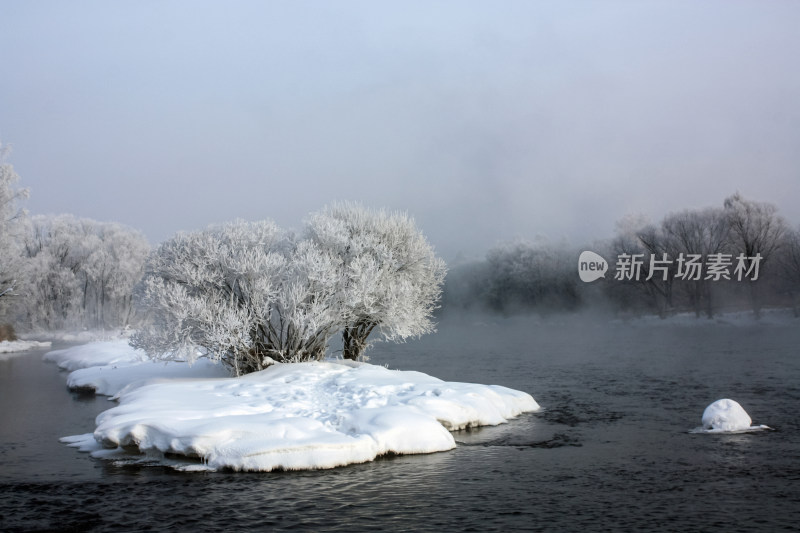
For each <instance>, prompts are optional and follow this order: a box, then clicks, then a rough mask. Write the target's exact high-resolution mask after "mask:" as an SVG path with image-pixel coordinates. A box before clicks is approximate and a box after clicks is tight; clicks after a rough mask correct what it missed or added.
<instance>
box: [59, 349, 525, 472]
mask: <svg viewBox="0 0 800 533" xmlns="http://www.w3.org/2000/svg"><path fill="white" fill-rule="evenodd" d="M118 399H119V405H118V406H117V407H114V408H112V409H109V410H108V411H105V412H103V413H101V414H100V415H99V416H98V417H97V420H96V422H97V429H96V430H95V431H94V433H93V434H91V435H90V434H86V435H77V436H73V437H65V438H64V439H62V441H63V442H65V443H67V444H68V445H70V446H74V447H77V448H79V449H80V450H82V451H86V452H90V453H91V454H92V456H94V457H98V458H105V459H120V458H123V457H125V456H127V457H128V459H129V460H130V459H131V458H132V459H133V461H136V462H141V460H142V455H141V454H146V457H147V459H146V460H148V461H149V460H152V457H154V456H159V457H163V455H164V454H174V455H178V456H183V457H186V458H194V459H195V461H194V462H193V463H190V462H187V461H183V462H181V461H174V460H172V459H170V460H167V461H162V462H161V464H167V465H168V466H172V467H174V468H176V469H179V470H198V469H199V470H217V469H233V470H251V471H271V470H302V469H321V468H334V467H337V466H343V465H347V464H352V463H363V462H367V461H371V460H373V459H375V458H376V457H378V456H381V455H386V454H414V453H432V452H438V451H445V450H450V449H452V448H455V446H456V443H455V439H454V438H453V435H452V434H451V433H450V431H448V430H457V429H462V428H466V427H472V426H482V425H497V424H502V423H505V422H507V421H508V420H509V419H511V418H514V417H516V416H518V415H520V414H522V413H525V412H534V411H538V410H539V409H540V407H539V405H538V404H537V403H536V401H535V400H534V399H533V398H532V397H531V396H530V395H529V394H527V393H524V392H520V391H515V390H512V389H508V388H506V387H502V386H498V385H478V384H471V383H452V382H444V381H442V380H439V379H437V378H434V377H431V376H428V375H426V374H423V373H420V372H411V371H399V370H388V369H386V368H384V367H381V366H375V365H370V364H366V363H354V362H349V361H336V362H311V363H294V364H277V365H274V366H272V367H270V368H269V369H267V370H264V371H261V372H256V373H253V374H249V375H247V376H243V377H239V378H217V379H190V380H172V381H162V382H157V383H144V384H140V385H137V386H136V387H135V388H128V389H124V390H122V391H121V392H120V393H119V395H118ZM130 451H134V452H137V453H138V454H139V455H138V458H139V459H136V456H132V455H131V454H130ZM198 460H199V463H198Z"/></svg>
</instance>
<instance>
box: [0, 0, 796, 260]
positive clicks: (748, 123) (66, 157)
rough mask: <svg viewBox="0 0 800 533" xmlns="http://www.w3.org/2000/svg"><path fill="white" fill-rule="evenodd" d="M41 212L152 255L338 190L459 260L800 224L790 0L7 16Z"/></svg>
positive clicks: (301, 211)
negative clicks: (738, 213)
mask: <svg viewBox="0 0 800 533" xmlns="http://www.w3.org/2000/svg"><path fill="white" fill-rule="evenodd" d="M2 11H3V15H2V17H0V47H1V48H2V50H4V54H3V55H4V59H3V83H1V84H0V139H2V141H3V142H4V143H10V144H12V145H13V147H14V153H13V154H12V157H11V162H12V163H13V164H14V165H15V168H16V170H17V172H18V173H19V174H20V176H21V177H22V185H24V186H29V187H30V188H31V192H32V194H31V199H30V201H29V202H28V204H27V206H28V208H29V209H30V211H32V212H34V213H61V212H70V213H74V214H76V215H78V216H84V217H90V218H94V219H98V220H116V221H119V222H122V223H125V224H128V225H130V226H133V227H135V228H139V229H141V230H143V231H144V232H145V234H146V235H147V236H148V238H149V239H150V241H151V242H152V243H157V242H160V241H162V240H163V239H165V238H167V237H169V236H170V235H172V234H173V233H174V232H175V231H177V230H181V229H185V230H191V229H197V228H202V227H205V226H206V225H208V224H209V223H214V222H221V221H225V220H230V219H233V218H237V217H242V218H245V219H261V218H265V217H269V218H273V219H275V220H276V221H277V222H278V223H279V224H281V225H283V226H288V227H298V226H299V225H300V223H301V221H302V219H303V217H304V216H305V215H306V214H307V213H309V212H310V211H313V210H316V209H319V208H320V207H321V206H323V205H324V204H326V203H329V202H330V201H332V200H334V199H343V200H344V199H348V200H358V201H362V202H363V203H365V204H367V205H369V206H375V207H380V206H387V207H391V208H398V209H406V210H408V211H410V212H411V213H412V214H413V215H414V216H415V217H416V218H417V221H418V223H419V225H420V226H421V227H422V228H423V229H424V230H425V232H426V234H427V235H429V237H430V240H431V241H432V242H433V244H434V245H435V246H436V247H437V249H438V250H439V251H440V253H441V254H442V255H443V257H444V258H445V259H448V260H450V259H452V258H454V257H456V256H457V254H458V253H459V252H463V253H465V254H467V255H468V256H469V255H473V254H477V255H482V254H483V252H484V251H485V250H486V249H487V248H488V247H490V246H491V245H493V244H494V243H496V242H497V241H499V240H505V239H512V238H515V237H518V236H520V237H525V238H531V239H532V238H534V237H535V236H536V235H546V236H548V237H549V238H551V239H554V240H558V239H561V238H566V239H568V240H569V241H571V242H572V243H578V244H580V243H590V242H592V241H593V240H594V239H598V238H605V237H608V236H609V235H611V234H612V233H613V229H614V222H615V221H616V220H618V219H619V218H621V217H622V216H624V215H626V214H628V213H638V212H642V213H646V214H648V215H649V216H650V217H651V218H652V219H653V220H657V219H659V218H660V217H662V216H663V215H664V214H665V213H667V212H670V211H675V210H679V209H683V208H694V207H702V206H707V205H716V206H718V205H720V204H721V202H722V200H723V199H724V198H725V197H726V196H727V195H729V194H731V193H733V192H734V191H736V190H739V191H740V192H741V193H742V194H743V195H745V196H746V197H748V198H752V199H755V200H761V201H771V202H774V203H776V204H777V206H778V207H779V209H780V211H781V213H782V214H783V215H784V216H786V217H787V218H788V219H789V220H791V221H793V222H795V223H796V221H798V220H800V213H799V212H798V207H797V206H798V203H797V202H796V199H797V198H798V197H800V180H797V168H798V166H800V152H798V150H796V147H797V145H798V141H800V129H798V127H797V124H798V120H800V103H798V100H797V98H796V95H797V94H798V90H800V71H799V70H798V69H797V68H796V57H795V56H796V54H795V52H794V51H795V50H798V49H800V34H799V33H798V32H797V31H796V28H797V27H798V24H799V23H800V5H798V4H797V3H796V2H769V3H763V2H757V1H740V2H728V1H710V2H702V3H697V2H689V1H683V2H674V1H669V2H647V3H637V2H626V1H608V2H579V3H577V4H571V5H569V6H568V5H565V4H564V3H562V2H535V3H534V2H504V3H503V4H502V5H495V4H489V3H485V2H454V1H453V2H449V1H444V2H398V3H392V4H389V3H385V2H380V3H375V2H361V1H346V2H337V3H336V4H330V5H325V4H319V3H310V2H291V3H286V2H281V3H278V2H255V1H238V2H233V3H226V4H225V5H222V4H220V3H217V2H189V1H183V0H182V1H176V2H168V3H162V2H144V3H143V2H115V3H113V4H109V3H106V2H99V1H87V2H81V3H78V4H75V3H70V4H69V5H67V4H65V3H62V2H47V1H45V2H36V3H30V2H24V1H18V0H10V1H5V2H3V8H2Z"/></svg>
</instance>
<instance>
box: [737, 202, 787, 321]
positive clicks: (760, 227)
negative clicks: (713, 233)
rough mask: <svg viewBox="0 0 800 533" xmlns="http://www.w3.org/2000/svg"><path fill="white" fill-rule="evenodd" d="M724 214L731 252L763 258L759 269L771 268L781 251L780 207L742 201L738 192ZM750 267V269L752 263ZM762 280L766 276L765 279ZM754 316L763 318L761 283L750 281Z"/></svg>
mask: <svg viewBox="0 0 800 533" xmlns="http://www.w3.org/2000/svg"><path fill="white" fill-rule="evenodd" d="M724 206H725V215H726V219H727V222H728V224H729V226H730V232H731V242H732V250H733V251H734V253H736V254H738V253H744V254H745V257H755V256H756V254H759V255H760V256H761V264H760V269H761V271H762V272H763V271H764V270H765V269H766V268H768V266H767V265H768V264H769V260H770V257H771V256H772V255H773V253H774V252H775V251H776V250H778V249H779V248H780V245H781V243H782V237H783V234H784V233H785V232H786V223H785V222H784V220H783V218H781V217H780V216H778V214H777V212H778V208H777V207H775V206H774V205H773V204H770V203H766V202H755V201H752V200H747V199H745V198H743V197H742V196H741V195H740V194H739V193H738V192H737V193H736V194H734V195H732V196H729V197H728V198H726V199H725V203H724ZM747 267H748V268H749V267H750V264H749V261H748V262H747ZM762 277H763V276H762ZM748 287H749V289H750V300H751V305H752V307H753V314H755V316H756V317H757V318H758V317H759V316H760V315H761V301H760V291H759V287H760V284H759V283H758V282H749V283H748Z"/></svg>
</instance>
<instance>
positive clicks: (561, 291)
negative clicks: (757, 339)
mask: <svg viewBox="0 0 800 533" xmlns="http://www.w3.org/2000/svg"><path fill="white" fill-rule="evenodd" d="M586 249H588V250H592V251H595V252H597V253H600V254H601V255H602V256H603V257H605V258H606V260H607V261H608V262H609V271H608V272H607V273H606V276H605V279H600V280H598V281H596V282H593V283H583V282H581V281H580V279H579V277H578V275H577V268H578V256H579V254H580V252H581V250H586ZM717 254H722V255H721V256H720V257H723V258H726V259H729V260H730V261H731V262H732V263H733V264H734V265H735V264H736V260H737V258H738V256H739V255H740V254H742V255H743V257H744V258H745V259H744V262H743V265H742V267H743V270H747V271H749V272H750V273H751V276H750V277H749V278H745V279H742V280H738V279H735V278H732V279H724V278H721V279H719V280H715V279H714V277H711V278H710V279H709V276H707V272H706V271H705V270H703V271H702V272H701V273H700V275H699V276H690V277H689V276H685V275H684V276H683V277H681V276H680V275H681V274H682V272H680V271H679V269H681V268H684V267H685V264H684V263H683V261H684V260H685V259H686V258H692V257H695V258H696V257H701V258H703V260H706V259H708V258H709V257H710V256H716V255H717ZM756 255H758V260H757V262H758V264H757V265H754V264H753V262H754V261H753V260H752V259H750V258H753V257H756ZM620 256H626V257H637V258H641V259H642V264H641V265H640V271H639V272H638V274H639V275H638V276H637V277H636V278H633V279H627V278H624V277H623V279H615V275H616V272H615V269H616V264H615V262H616V260H617V258H618V257H620ZM651 257H652V258H653V259H654V260H655V261H654V262H653V263H652V264H651V261H650V258H651ZM659 261H661V262H659ZM651 267H652V270H651ZM756 268H757V269H758V278H757V279H756V280H753V279H751V278H752V273H753V272H754V271H755V269H756ZM683 274H685V273H683ZM729 277H732V276H729ZM799 297H800V229H792V228H791V227H789V226H788V224H787V223H786V222H785V221H784V219H783V218H782V217H780V216H779V215H778V213H777V208H776V207H775V206H774V205H772V204H769V203H765V202H757V201H753V200H748V199H746V198H744V197H742V196H741V195H740V194H738V193H736V194H734V195H732V196H730V197H728V198H726V199H725V201H724V202H723V203H722V206H721V207H708V208H704V209H686V210H683V211H679V212H675V213H670V214H668V215H666V216H665V217H664V218H663V219H662V220H661V221H660V223H657V224H651V223H647V222H646V221H644V220H643V218H642V217H639V218H636V217H628V218H626V219H623V220H622V221H620V222H618V224H617V232H616V235H615V236H614V237H613V238H611V239H608V240H607V241H605V242H600V243H594V244H593V245H591V246H585V247H582V248H570V247H568V246H566V245H553V244H549V243H547V242H544V241H540V242H538V243H531V242H525V241H517V242H513V243H504V244H500V245H498V246H496V247H495V248H493V249H492V250H490V251H489V252H488V253H487V255H486V258H485V259H484V260H481V261H474V262H471V263H462V264H458V265H455V266H453V267H452V268H451V271H450V274H449V275H448V279H447V282H446V284H445V289H444V304H443V308H444V312H447V311H461V310H468V309H484V310H490V311H495V312H500V313H504V314H508V313H518V312H538V313H551V312H559V311H573V310H579V309H588V308H591V309H602V310H609V311H610V312H613V313H616V314H643V313H657V314H659V315H660V316H662V317H665V316H668V315H670V314H673V313H676V312H683V311H691V312H694V313H695V314H696V315H697V316H701V315H703V316H708V317H713V316H714V315H715V314H716V313H717V312H719V311H720V310H722V309H724V310H735V309H745V308H747V309H751V310H752V311H753V313H754V314H755V316H756V317H758V316H760V314H761V310H762V308H763V307H764V306H780V307H787V306H790V307H792V308H793V309H794V311H795V314H796V315H798V314H800V309H799V308H800V305H799V304H798V302H799V301H800V298H799Z"/></svg>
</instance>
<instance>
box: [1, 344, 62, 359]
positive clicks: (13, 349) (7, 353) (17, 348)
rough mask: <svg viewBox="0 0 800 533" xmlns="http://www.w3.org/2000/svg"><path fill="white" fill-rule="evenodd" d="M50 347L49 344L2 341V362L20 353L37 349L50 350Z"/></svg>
mask: <svg viewBox="0 0 800 533" xmlns="http://www.w3.org/2000/svg"><path fill="white" fill-rule="evenodd" d="M49 346H50V343H49V342H36V341H2V342H0V361H2V360H4V359H10V358H11V357H14V356H16V355H19V353H20V352H27V351H28V350H33V349H35V348H48V347H49Z"/></svg>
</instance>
